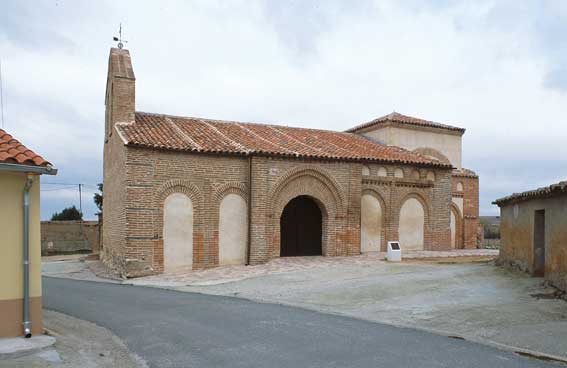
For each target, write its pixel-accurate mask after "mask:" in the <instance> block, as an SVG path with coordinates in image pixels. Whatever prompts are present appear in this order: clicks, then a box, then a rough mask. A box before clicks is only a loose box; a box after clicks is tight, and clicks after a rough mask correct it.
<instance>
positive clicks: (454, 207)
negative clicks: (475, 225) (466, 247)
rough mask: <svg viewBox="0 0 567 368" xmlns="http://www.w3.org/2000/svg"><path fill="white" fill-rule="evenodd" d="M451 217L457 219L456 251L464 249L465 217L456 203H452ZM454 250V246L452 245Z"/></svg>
mask: <svg viewBox="0 0 567 368" xmlns="http://www.w3.org/2000/svg"><path fill="white" fill-rule="evenodd" d="M451 215H452V216H454V218H455V224H454V226H455V245H454V248H455V249H461V248H463V216H462V214H461V211H460V210H459V207H457V205H455V203H451ZM451 248H453V244H451Z"/></svg>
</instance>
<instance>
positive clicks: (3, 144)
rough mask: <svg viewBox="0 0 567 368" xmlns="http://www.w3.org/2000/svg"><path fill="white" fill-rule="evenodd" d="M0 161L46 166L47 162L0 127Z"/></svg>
mask: <svg viewBox="0 0 567 368" xmlns="http://www.w3.org/2000/svg"><path fill="white" fill-rule="evenodd" d="M0 163H4V164H19V165H32V166H47V165H49V162H47V161H46V160H44V159H43V157H41V156H40V155H38V154H37V153H35V152H33V151H32V150H30V149H28V148H27V147H26V146H24V145H23V144H21V143H20V142H19V141H18V140H17V139H15V138H14V137H12V136H11V135H10V134H8V133H6V131H5V130H3V129H0Z"/></svg>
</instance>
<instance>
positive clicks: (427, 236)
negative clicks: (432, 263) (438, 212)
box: [396, 192, 432, 250]
mask: <svg viewBox="0 0 567 368" xmlns="http://www.w3.org/2000/svg"><path fill="white" fill-rule="evenodd" d="M409 199H415V200H417V201H418V202H419V203H420V204H421V206H422V208H423V217H424V219H423V249H424V250H428V249H429V247H430V244H431V238H432V232H431V222H430V208H431V206H430V205H429V201H428V200H427V199H426V197H424V196H422V195H421V194H419V193H417V192H411V193H409V194H407V195H405V196H404V197H403V198H402V199H401V200H400V201H399V202H398V204H397V206H396V208H397V210H398V211H397V216H396V219H397V221H396V222H397V231H398V234H397V235H398V236H397V237H398V239H400V238H401V236H400V233H399V229H400V226H401V220H400V218H401V211H402V207H403V206H404V204H405V203H406V202H407V201H408V200H409Z"/></svg>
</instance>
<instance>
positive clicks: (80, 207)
mask: <svg viewBox="0 0 567 368" xmlns="http://www.w3.org/2000/svg"><path fill="white" fill-rule="evenodd" d="M82 185H83V184H79V211H81V214H82V213H83V199H82V193H81V186H82Z"/></svg>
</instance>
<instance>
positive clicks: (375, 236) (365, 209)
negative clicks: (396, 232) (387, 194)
mask: <svg viewBox="0 0 567 368" xmlns="http://www.w3.org/2000/svg"><path fill="white" fill-rule="evenodd" d="M360 201H361V203H360V252H361V253H363V252H374V251H376V252H378V251H381V250H382V249H383V248H384V240H385V239H386V237H385V226H384V222H385V221H384V220H385V218H386V216H387V214H386V205H385V202H384V200H383V199H382V196H381V195H380V194H379V193H377V192H376V191H374V190H372V189H363V191H362V195H361V198H360Z"/></svg>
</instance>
